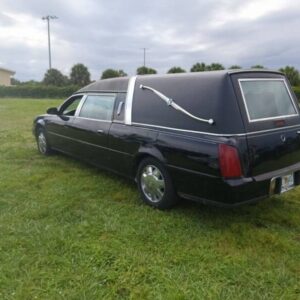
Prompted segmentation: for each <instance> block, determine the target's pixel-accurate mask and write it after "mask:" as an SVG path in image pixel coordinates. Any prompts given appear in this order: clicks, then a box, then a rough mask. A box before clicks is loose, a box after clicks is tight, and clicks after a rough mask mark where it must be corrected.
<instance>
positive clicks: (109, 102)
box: [79, 94, 116, 121]
mask: <svg viewBox="0 0 300 300" xmlns="http://www.w3.org/2000/svg"><path fill="white" fill-rule="evenodd" d="M115 98H116V95H113V94H109V95H88V96H87V97H86V99H85V101H84V103H83V105H82V108H81V110H80V113H79V117H81V118H88V119H96V120H102V121H111V118H112V113H113V109H114V102H115Z"/></svg>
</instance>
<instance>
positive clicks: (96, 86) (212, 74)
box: [76, 69, 283, 94]
mask: <svg viewBox="0 0 300 300" xmlns="http://www.w3.org/2000/svg"><path fill="white" fill-rule="evenodd" d="M238 73H273V74H280V75H283V73H282V72H279V71H275V70H268V69H233V70H219V71H205V72H189V73H175V74H151V75H137V76H136V77H138V78H143V79H145V80H147V79H151V78H153V77H155V78H156V79H159V80H162V81H164V80H165V79H166V78H168V79H171V78H174V79H175V78H176V79H178V78H182V80H184V81H188V80H189V79H191V78H195V77H199V78H201V79H204V78H214V79H217V78H224V76H226V75H232V74H238ZM129 79H130V77H117V78H110V79H100V80H97V81H95V82H92V83H91V84H89V85H87V86H85V87H83V88H81V89H80V90H78V91H77V92H76V94H77V93H85V92H126V91H127V87H128V82H129Z"/></svg>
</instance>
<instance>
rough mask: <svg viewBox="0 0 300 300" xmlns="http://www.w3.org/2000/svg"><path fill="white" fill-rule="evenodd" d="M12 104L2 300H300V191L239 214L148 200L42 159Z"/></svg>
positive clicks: (0, 203) (0, 229) (112, 180)
mask: <svg viewBox="0 0 300 300" xmlns="http://www.w3.org/2000/svg"><path fill="white" fill-rule="evenodd" d="M58 103H59V101H57V100H22V99H0V234H1V236H0V299H22V300H23V299H30V300H31V299H189V300H190V299H300V188H298V189H295V190H293V191H291V192H289V193H287V194H285V195H283V196H280V197H275V198H272V199H268V200H266V201H264V202H261V203H260V204H258V205H256V206H244V207H241V208H238V209H233V210H223V209H219V208H213V207H206V206H203V205H200V204H196V203H193V202H188V201H185V202H182V203H181V204H179V205H178V206H177V207H176V208H175V209H173V210H171V211H159V210H156V209H153V208H151V207H148V206H146V205H144V204H142V203H141V201H140V199H139V195H138V193H137V190H136V187H135V185H134V184H133V183H131V182H128V181H126V180H124V179H122V178H120V177H117V176H114V175H111V174H109V173H106V172H103V171H99V170H97V169H95V168H93V167H90V166H88V165H85V164H83V163H80V162H78V161H75V160H73V159H71V158H68V157H65V156H63V155H58V154H57V155H53V156H51V157H43V156H41V155H40V154H39V153H38V152H37V149H36V145H35V140H34V138H33V136H32V133H31V127H32V120H33V118H34V116H35V115H37V114H40V113H44V112H45V110H46V108H47V107H50V106H55V105H57V104H58Z"/></svg>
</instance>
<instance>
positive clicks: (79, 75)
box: [12, 62, 300, 87]
mask: <svg viewBox="0 0 300 300" xmlns="http://www.w3.org/2000/svg"><path fill="white" fill-rule="evenodd" d="M251 68H252V69H264V68H265V67H264V66H262V65H254V66H251ZM228 69H231V70H233V69H242V67H241V66H239V65H232V66H230V67H229V68H228ZM216 70H225V67H224V66H223V65H222V64H220V63H211V64H209V65H207V64H205V63H204V62H197V63H195V64H194V65H193V66H192V67H191V68H190V70H189V71H190V72H203V71H216ZM279 71H281V72H282V73H284V74H285V75H286V76H287V78H288V79H289V81H290V83H291V85H293V86H299V84H300V75H299V71H298V70H297V69H296V68H295V67H293V66H286V67H284V68H280V69H279ZM185 72H187V71H186V70H185V69H183V68H181V67H179V66H174V67H172V68H170V69H169V70H168V71H167V74H173V73H185ZM136 74H137V75H145V74H157V71H156V70H155V69H153V68H149V67H145V66H142V67H139V68H137V70H136ZM124 76H127V74H126V73H125V72H124V71H123V70H115V69H106V70H104V71H103V72H102V74H101V77H100V79H108V78H115V77H124ZM89 83H91V75H90V72H89V70H88V68H87V67H86V66H85V65H84V64H81V63H78V64H75V65H74V66H73V67H72V68H71V72H70V76H69V77H68V76H65V75H63V74H62V73H61V72H60V71H59V70H57V69H53V68H52V69H49V70H47V72H46V73H45V75H44V79H43V81H42V82H37V81H33V80H31V81H27V82H20V81H18V80H16V79H12V84H14V85H22V84H26V85H28V84H29V85H37V84H44V85H52V86H67V85H76V86H80V87H81V86H85V85H87V84H89Z"/></svg>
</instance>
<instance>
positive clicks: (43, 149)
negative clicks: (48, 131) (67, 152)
mask: <svg viewBox="0 0 300 300" xmlns="http://www.w3.org/2000/svg"><path fill="white" fill-rule="evenodd" d="M36 141H37V146H38V150H39V152H40V153H41V154H43V155H49V154H51V152H52V150H51V147H50V145H49V143H48V141H47V138H46V135H45V131H44V130H43V129H42V128H40V129H38V131H37V135H36Z"/></svg>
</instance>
